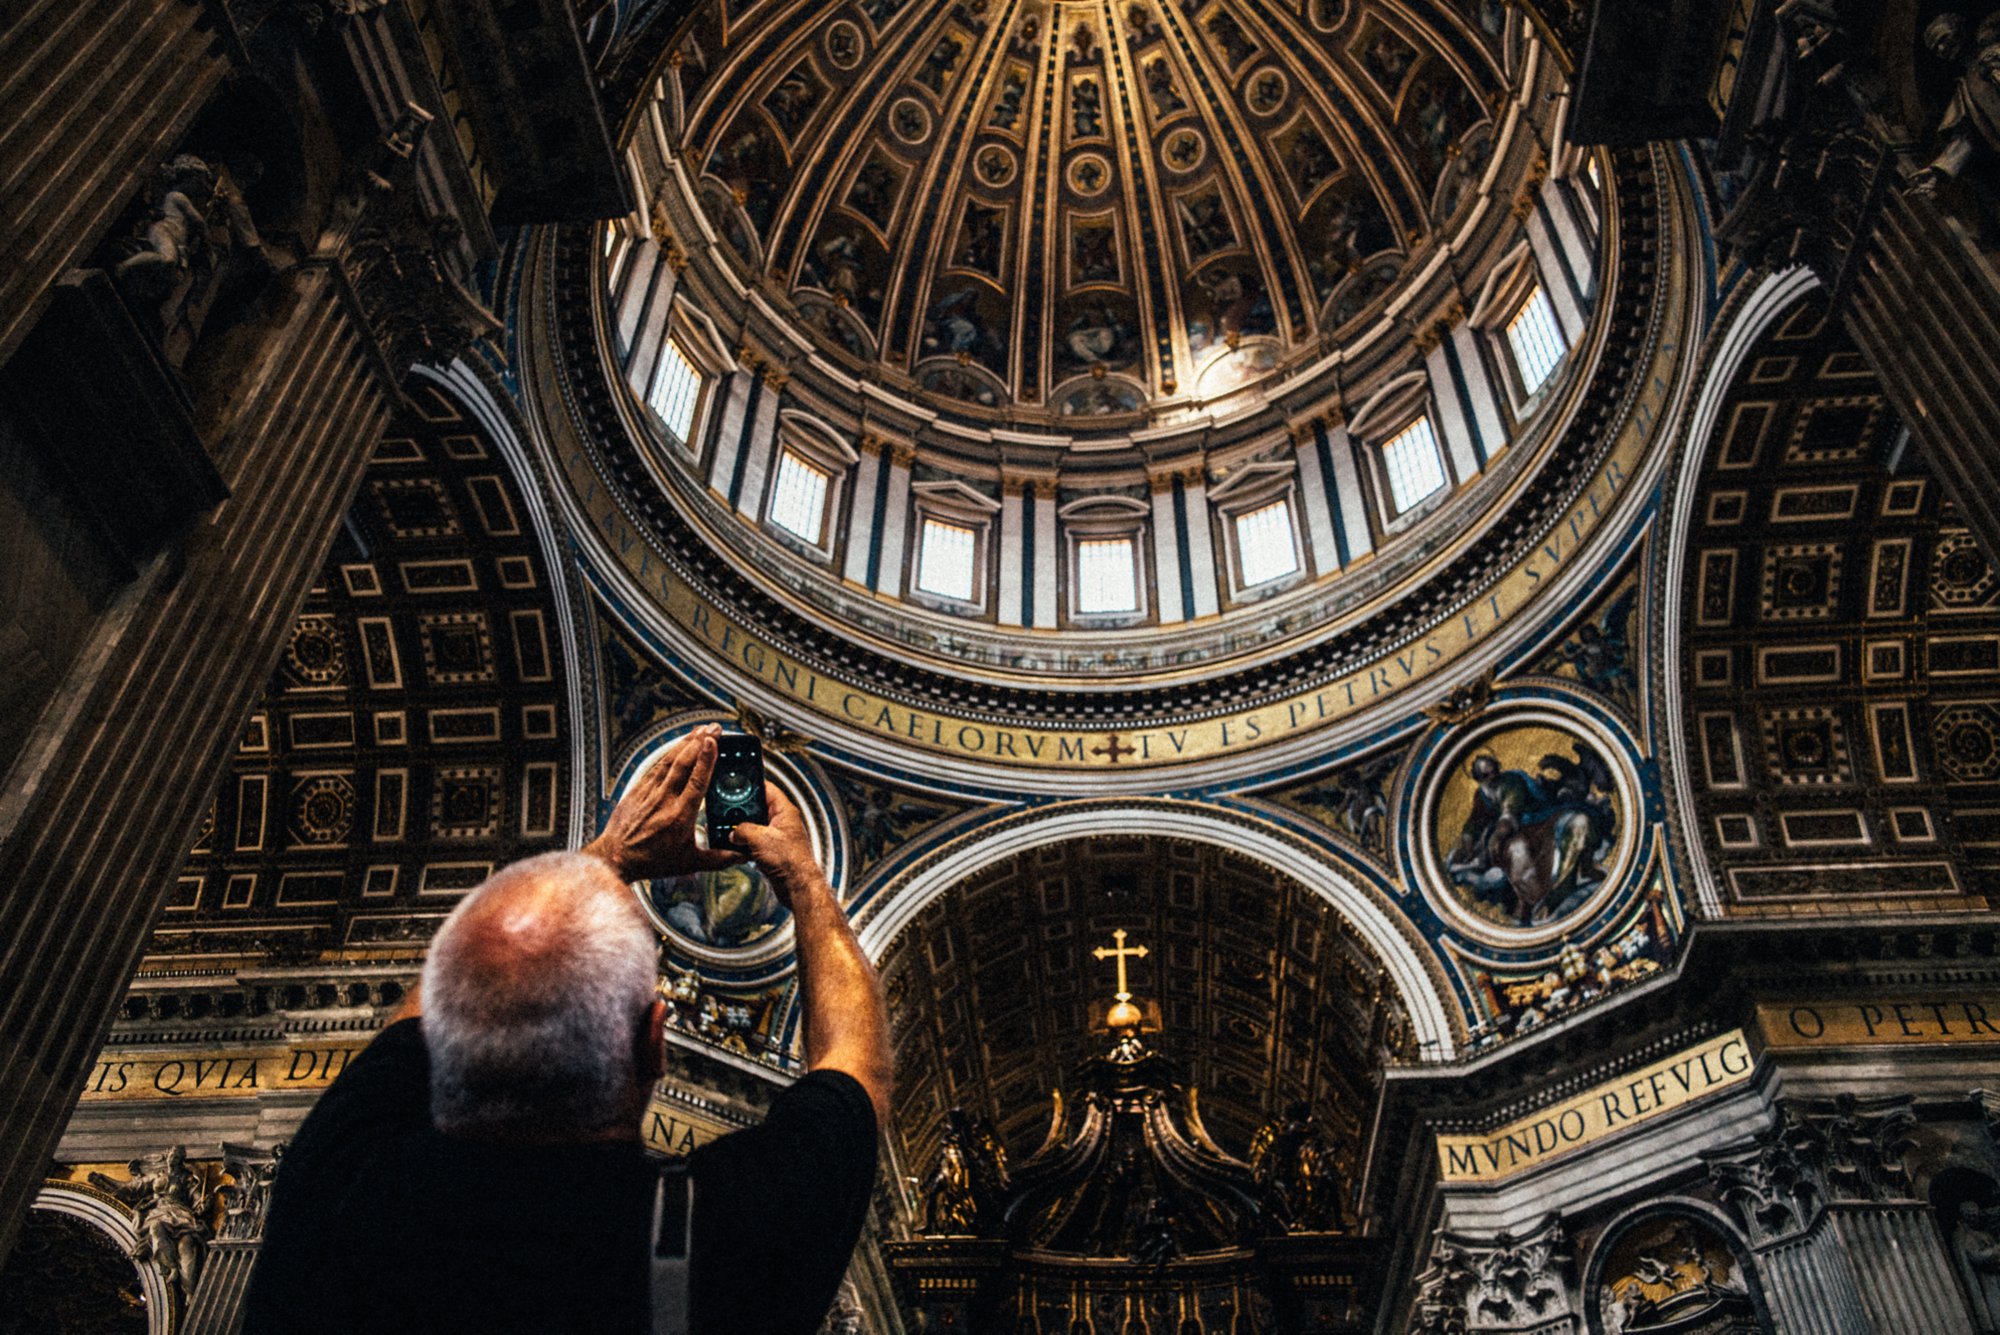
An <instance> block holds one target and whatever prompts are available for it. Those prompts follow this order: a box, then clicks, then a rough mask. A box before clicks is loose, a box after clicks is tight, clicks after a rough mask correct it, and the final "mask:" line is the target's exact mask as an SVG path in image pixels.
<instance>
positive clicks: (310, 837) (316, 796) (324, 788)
mask: <svg viewBox="0 0 2000 1335" xmlns="http://www.w3.org/2000/svg"><path fill="white" fill-rule="evenodd" d="M294 801H295V803H296V811H295V819H294V820H293V822H292V828H293V833H294V834H295V835H297V837H298V839H299V842H301V843H306V844H337V843H340V842H342V841H343V840H345V839H346V838H347V836H348V834H349V833H350V832H351V831H352V830H353V829H354V785H353V784H351V783H349V782H348V781H347V780H346V779H344V778H342V777H341V776H339V775H337V774H327V775H321V776H320V777H319V778H317V779H313V780H311V781H309V782H308V783H306V784H305V785H304V786H303V787H301V788H300V789H299V790H298V793H297V795H296V797H295V798H294Z"/></svg>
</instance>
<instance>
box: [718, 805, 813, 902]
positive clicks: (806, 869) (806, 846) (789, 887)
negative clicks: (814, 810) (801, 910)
mask: <svg viewBox="0 0 2000 1335" xmlns="http://www.w3.org/2000/svg"><path fill="white" fill-rule="evenodd" d="M764 805H765V807H766V808H768V809H769V811H770V813H771V820H770V823H769V824H768V825H753V824H751V823H750V822H748V821H745V822H744V823H742V824H740V825H738V826H737V827H736V832H735V839H736V843H737V845H738V846H739V847H741V848H743V849H746V850H748V851H749V854H750V857H751V859H752V860H753V861H754V862H756V864H757V866H758V868H759V869H760V870H761V871H762V872H763V873H764V875H765V876H767V877H769V878H770V880H771V885H772V888H773V889H775V890H776V891H777V892H778V898H779V899H781V900H783V901H784V902H785V905H786V907H788V908H789V907H790V906H791V903H792V895H793V894H794V893H795V892H796V891H797V890H799V889H800V888H801V887H802V886H807V885H810V884H812V883H813V882H814V881H820V882H824V881H825V879H826V873H825V872H823V871H821V870H820V865H819V858H818V857H817V856H815V855H814V853H813V845H812V835H810V834H808V833H807V832H806V822H805V817H803V816H801V815H800V814H799V809H798V808H797V807H796V806H794V805H792V800H791V799H790V798H789V797H786V796H785V794H784V793H783V791H782V790H780V789H779V787H778V785H777V784H775V783H766V784H765V785H764ZM739 856H740V855H739Z"/></svg>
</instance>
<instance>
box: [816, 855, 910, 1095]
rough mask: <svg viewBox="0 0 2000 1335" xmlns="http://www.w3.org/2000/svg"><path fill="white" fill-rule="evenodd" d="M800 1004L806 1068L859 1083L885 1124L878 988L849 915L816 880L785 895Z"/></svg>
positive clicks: (883, 1032) (882, 1013)
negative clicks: (794, 947)
mask: <svg viewBox="0 0 2000 1335" xmlns="http://www.w3.org/2000/svg"><path fill="white" fill-rule="evenodd" d="M791 900H792V921H793V925H794V926H793V930H794V934H795V938H796V941H797V946H798V954H799V990H800V993H801V994H802V998H803V1001H804V1004H805V1039H806V1065H807V1067H808V1068H809V1069H812V1070H819V1069H821V1068H828V1067H830V1068H832V1069H835V1070H840V1071H845V1072H846V1073H847V1074H849V1075H851V1076H853V1077H854V1078H855V1079H856V1080H858V1081H860V1082H861V1086H862V1088H864V1089H866V1090H867V1091H868V1097H869V1099H870V1100H871V1101H872V1102H873V1103H874V1105H875V1115H876V1117H877V1119H878V1120H879V1121H881V1122H882V1123H883V1124H885V1125H886V1124H887V1122H888V1118H889V1090H890V1085H891V1082H892V1079H893V1074H894V1071H893V1068H894V1062H893V1059H892V1058H891V1057H890V1054H889V1011H888V1006H887V1005H886V1004H885V1003H884V1002H883V1000H882V980H881V979H880V978H879V977H878V976H877V975H876V973H875V966H874V965H873V964H870V963H869V962H868V957H867V956H866V955H864V954H862V952H861V943H860V942H859V941H857V940H855V939H854V929H853V928H851V927H849V926H848V923H847V915H846V914H845V913H843V912H841V909H840V903H839V901H838V900H836V899H835V898H834V896H833V891H832V889H831V888H830V887H828V885H827V883H826V879H825V878H824V877H823V876H819V875H817V874H815V875H813V876H812V877H810V879H809V880H807V881H805V882H804V883H802V884H800V885H799V886H797V887H795V888H794V889H793V891H792V895H791Z"/></svg>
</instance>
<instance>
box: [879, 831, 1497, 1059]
mask: <svg viewBox="0 0 2000 1335" xmlns="http://www.w3.org/2000/svg"><path fill="white" fill-rule="evenodd" d="M1107 830H1115V831H1117V832H1118V833H1119V834H1120V835H1154V836H1158V837H1162V838H1171V839H1191V840H1194V841H1196V842H1198V843H1206V844H1214V845H1216V846H1218V847H1221V848H1226V849H1228V850H1230V851H1232V852H1235V853H1238V854H1241V855H1242V856H1244V857H1247V858H1251V859H1253V860H1255V861H1257V862H1260V863H1262V864H1263V865H1265V866H1267V867H1269V868H1270V869H1271V870H1272V871H1273V872H1274V873H1276V874H1278V875H1281V876H1287V877H1290V878H1291V879H1292V880H1295V881H1297V882H1298V883H1299V884H1300V885H1302V886H1304V887H1305V888H1306V889H1308V890H1310V891H1311V892H1312V893H1313V894H1315V895H1317V896H1318V897H1319V898H1320V899H1322V900H1324V901H1325V902H1326V903H1327V904H1328V905H1329V906H1330V907H1331V908H1332V909H1333V910H1334V911H1335V912H1336V913H1338V914H1339V915H1340V916H1341V918H1342V920H1343V921H1345V922H1346V923H1347V924H1348V925H1349V926H1350V927H1351V928H1353V929H1354V931H1355V933H1356V934H1357V935H1358V936H1360V938H1361V939H1362V940H1363V941H1364V942H1366V943H1367V944H1368V946H1369V948H1370V949H1372V950H1373V951H1374V952H1375V954H1376V956H1377V957H1378V958H1379V959H1380V960H1381V961H1382V965H1383V967H1384V968H1385V969H1386V970H1387V971H1388V976H1389V980H1390V982H1391V983H1392V984H1393V985H1394V986H1395V988H1396V992H1397V995H1398V996H1399V997H1400V998H1401V999H1402V1002H1403V1006H1404V1009H1405V1010H1406V1011H1407V1012H1408V1013H1409V1017H1410V1027H1411V1030H1412V1033H1413V1034H1414V1036H1415V1038H1416V1042H1417V1051H1418V1052H1419V1053H1420V1054H1421V1055H1422V1058H1423V1059H1424V1060H1425V1061H1447V1060H1449V1059H1451V1058H1452V1057H1455V1056H1456V1055H1457V1054H1458V1035H1459V1033H1460V1032H1461V1029H1462V1021H1461V1020H1459V1019H1456V1018H1455V1016H1456V1010H1455V1008H1454V1007H1453V1006H1452V1005H1451V1003H1450V1002H1449V1000H1448V999H1447V996H1446V992H1445V987H1444V983H1443V979H1442V978H1441V977H1440V976H1439V975H1438V974H1437V972H1436V971H1435V969H1434V967H1433V961H1432V960H1431V957H1430V954H1429V951H1428V949H1427V947H1426V946H1425V944H1424V943H1423V941H1422V939H1421V938H1420V937H1418V936H1417V934H1416V933H1415V931H1414V930H1412V929H1411V927H1410V925H1409V923H1408V921H1407V920H1406V919H1404V918H1403V916H1402V915H1401V914H1400V913H1398V912H1396V910H1395V909H1394V908H1393V907H1392V906H1391V905H1389V904H1387V903H1385V902H1383V901H1382V899H1381V898H1380V897H1379V896H1378V895H1377V894H1376V893H1375V892H1373V891H1371V890H1370V889H1369V888H1368V887H1367V886H1365V885H1364V884H1363V883H1362V882H1361V881H1360V880H1359V878H1355V877H1350V876H1349V875H1346V874H1344V873H1343V872H1342V871H1341V870H1340V869H1339V868H1337V867H1336V866H1334V865H1333V864H1331V863H1329V862H1328V861H1327V860H1326V855H1325V853H1324V851H1323V850H1320V849H1317V848H1315V847H1313V846H1312V845H1310V844H1308V843H1306V842H1304V841H1303V840H1300V839H1296V838H1293V837H1291V836H1289V835H1287V834H1285V833H1284V832H1282V831H1280V830H1277V829H1275V828H1273V827H1270V826H1266V825H1261V824H1257V823H1254V822H1253V821H1251V820H1248V819H1246V818H1244V817H1242V816H1240V815H1237V814H1235V813H1232V812H1225V811H1220V810H1217V809H1215V808H1212V807H1201V806H1194V805H1191V804H1189V803H1184V802H1172V801H1141V800H1133V801H1104V802H1073V803H1062V804H1060V805H1054V806H1045V807H1037V808H1033V809H1031V810H1028V811H1024V812H1021V813H1019V814H1017V815H1014V816H1010V817H1007V818H1005V819H1002V820H998V821H994V822H993V823H991V824H989V825H986V826H983V827H981V828H980V829H978V830H977V831H974V832H972V833H969V834H967V835H965V836H963V837H962V838H960V839H958V840H955V841H953V842H952V843H950V844H947V845H946V846H944V847H943V848H941V849H939V850H936V851H934V852H933V853H932V854H931V855H930V856H929V857H928V858H926V859H924V860H923V861H922V862H919V863H917V864H916V865H914V866H912V867H910V868H908V869H906V870H905V871H903V872H901V873H899V874H898V875H897V876H896V877H895V878H893V879H892V880H890V881H888V882H886V883H885V884H883V885H882V886H881V887H880V888H879V889H877V890H875V891H874V892H873V893H872V894H870V895H869V897H868V902H867V903H866V904H864V905H862V906H861V907H860V908H859V910H858V911H857V913H856V919H857V921H856V931H857V933H858V935H859V936H860V939H861V948H862V949H863V950H864V951H866V952H867V954H868V957H869V959H871V960H874V961H877V962H878V963H879V962H880V961H881V960H882V959H883V957H884V956H885V955H886V954H887V952H888V948H889V945H890V943H891V942H892V941H894V940H895V939H896V937H897V935H898V934H899V933H900V932H902V930H903V929H904V928H905V927H907V926H908V925H909V924H910V923H911V922H912V921H914V920H915V918H916V916H917V914H919V913H921V912H922V911H923V910H924V908H926V907H927V906H928V905H929V904H930V903H931V902H932V901H934V900H936V899H937V898H939V897H940V896H941V895H943V894H945V893H946V892H947V891H949V890H951V889H952V888H953V887H954V886H956V885H958V884H960V883H961V882H963V881H965V880H966V879H967V878H968V877H971V876H974V875H976V874H978V873H979V872H981V871H984V870H985V869H986V868H987V867H990V866H992V865H993V864H994V863H997V862H999V861H1001V860H1002V859H1004V858H1008V857H1011V856H1013V855H1014V854H1016V853H1020V852H1024V851H1026V850H1028V849H1032V848H1038V847H1040V846H1042V845H1044V844H1054V843H1061V842H1064V841H1066V840H1073V839H1088V838H1090V837H1091V836H1093V835H1100V834H1103V833H1104V832H1105V831H1107Z"/></svg>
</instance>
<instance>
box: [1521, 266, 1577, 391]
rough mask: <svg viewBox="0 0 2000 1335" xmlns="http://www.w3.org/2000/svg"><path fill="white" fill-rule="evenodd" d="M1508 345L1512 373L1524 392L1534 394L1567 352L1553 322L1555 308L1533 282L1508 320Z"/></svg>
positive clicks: (1565, 344) (1558, 326) (1560, 330)
mask: <svg viewBox="0 0 2000 1335" xmlns="http://www.w3.org/2000/svg"><path fill="white" fill-rule="evenodd" d="M1507 347H1508V349H1509V350H1510V351H1512V352H1513V354H1514V372H1515V374H1516V375H1518V376H1520V378H1521V389H1522V391H1523V392H1524V393H1527V394H1530V395H1532V394H1534V393H1535V392H1536V391H1538V390H1540V389H1541V387H1542V386H1543V385H1545V384H1547V383H1548V379H1549V377H1550V376H1551V375H1553V374H1555V369H1556V367H1557V366H1559V365H1560V364H1561V363H1562V359H1563V355H1564V354H1565V353H1567V352H1568V351H1569V345H1568V344H1567V343H1566V342H1565V341H1564V339H1563V335H1562V327H1561V326H1560V325H1558V324H1557V323H1556V308H1555V307H1554V306H1553V305H1552V304H1550V302H1549V294H1548V293H1547V292H1544V291H1543V290H1542V285H1541V283H1539V282H1536V283H1535V284H1534V285H1533V286H1531V287H1530V288H1529V289H1528V295H1527V297H1526V298H1525V299H1523V300H1522V302H1521V304H1520V306H1519V307H1518V308H1517V309H1516V310H1515V312H1514V316H1513V318H1512V319H1510V320H1508V321H1507Z"/></svg>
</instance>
